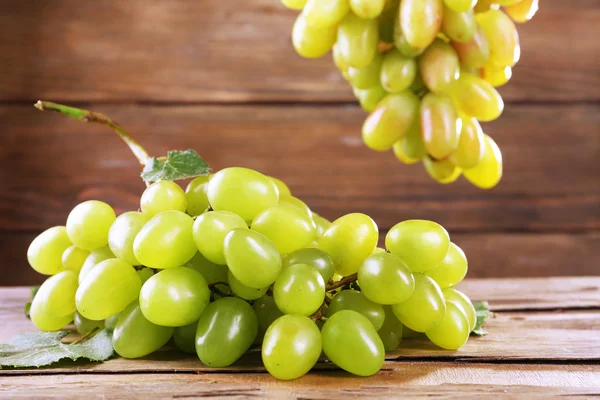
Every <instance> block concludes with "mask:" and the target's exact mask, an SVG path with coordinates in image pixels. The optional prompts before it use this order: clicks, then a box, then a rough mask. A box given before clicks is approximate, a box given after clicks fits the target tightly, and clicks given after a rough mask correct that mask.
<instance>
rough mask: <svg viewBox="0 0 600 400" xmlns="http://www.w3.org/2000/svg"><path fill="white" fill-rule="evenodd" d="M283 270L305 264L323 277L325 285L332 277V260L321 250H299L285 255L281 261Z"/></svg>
mask: <svg viewBox="0 0 600 400" xmlns="http://www.w3.org/2000/svg"><path fill="white" fill-rule="evenodd" d="M281 263H282V266H283V268H287V267H289V266H291V265H296V264H307V265H310V266H311V267H313V268H315V269H316V270H317V271H318V272H319V274H321V276H322V277H323V281H324V282H325V283H327V282H329V280H330V279H331V277H332V276H333V272H334V268H333V260H332V259H331V257H330V256H329V254H327V253H326V252H324V251H323V250H320V249H312V248H306V249H300V250H296V251H294V252H292V253H289V254H288V255H286V256H285V257H284V258H283V260H282V262H281Z"/></svg>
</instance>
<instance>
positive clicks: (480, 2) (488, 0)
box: [473, 0, 498, 14]
mask: <svg viewBox="0 0 600 400" xmlns="http://www.w3.org/2000/svg"><path fill="white" fill-rule="evenodd" d="M492 1H494V2H495V0H477V4H475V7H473V10H474V11H475V13H476V14H479V13H482V12H486V11H488V10H490V9H495V10H496V9H498V6H497V5H496V4H492Z"/></svg>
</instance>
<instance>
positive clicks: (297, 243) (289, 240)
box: [251, 204, 315, 254]
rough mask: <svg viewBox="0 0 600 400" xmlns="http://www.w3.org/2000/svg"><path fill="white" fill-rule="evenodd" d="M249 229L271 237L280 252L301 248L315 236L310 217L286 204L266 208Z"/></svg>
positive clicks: (285, 252) (284, 252) (289, 251)
mask: <svg viewBox="0 0 600 400" xmlns="http://www.w3.org/2000/svg"><path fill="white" fill-rule="evenodd" d="M251 229H252V230H254V231H256V232H259V233H262V234H263V235H265V236H266V237H268V238H269V239H271V241H272V242H273V243H274V244H275V246H277V249H278V250H279V252H280V253H281V254H288V253H291V252H293V251H296V250H299V249H302V248H304V247H306V246H308V245H309V244H310V243H311V242H312V241H313V240H314V238H315V226H314V222H313V220H312V218H310V217H308V216H307V215H306V214H305V213H304V212H302V211H301V210H299V209H297V208H294V207H291V206H287V205H279V204H278V205H274V206H272V207H269V208H267V209H266V210H264V211H263V212H261V213H260V214H258V215H257V216H256V218H254V221H252V225H251Z"/></svg>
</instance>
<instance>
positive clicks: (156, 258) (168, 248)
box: [133, 211, 198, 269]
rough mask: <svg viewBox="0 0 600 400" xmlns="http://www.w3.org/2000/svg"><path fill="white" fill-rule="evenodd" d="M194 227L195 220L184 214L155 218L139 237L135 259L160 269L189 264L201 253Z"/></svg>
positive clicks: (159, 215) (136, 239)
mask: <svg viewBox="0 0 600 400" xmlns="http://www.w3.org/2000/svg"><path fill="white" fill-rule="evenodd" d="M193 225H194V220H193V219H192V217H190V216H189V215H187V214H185V213H182V212H181V211H165V212H162V213H160V214H158V215H156V216H154V217H152V218H151V219H150V221H148V223H147V224H146V225H144V227H143V228H142V230H141V231H140V232H139V233H138V234H137V236H136V237H135V240H134V242H133V253H134V254H135V258H137V259H138V260H139V261H140V263H141V264H143V265H145V266H147V267H150V268H156V269H163V268H169V267H177V266H180V265H183V264H185V263H186V262H188V261H189V260H190V259H191V258H192V257H193V256H194V254H196V251H197V250H198V249H197V248H196V243H194V236H193V233H192V230H193V229H192V228H193Z"/></svg>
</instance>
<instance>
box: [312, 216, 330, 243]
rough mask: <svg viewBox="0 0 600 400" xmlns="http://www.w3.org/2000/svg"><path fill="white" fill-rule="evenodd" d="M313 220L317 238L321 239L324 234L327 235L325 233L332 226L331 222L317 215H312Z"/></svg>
mask: <svg viewBox="0 0 600 400" xmlns="http://www.w3.org/2000/svg"><path fill="white" fill-rule="evenodd" d="M312 219H313V222H314V223H315V226H316V231H315V232H316V235H317V238H319V237H321V236H323V234H324V233H325V231H326V230H327V229H329V227H330V226H331V222H330V221H329V220H327V219H325V218H323V217H321V216H320V215H319V214H317V213H312Z"/></svg>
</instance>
